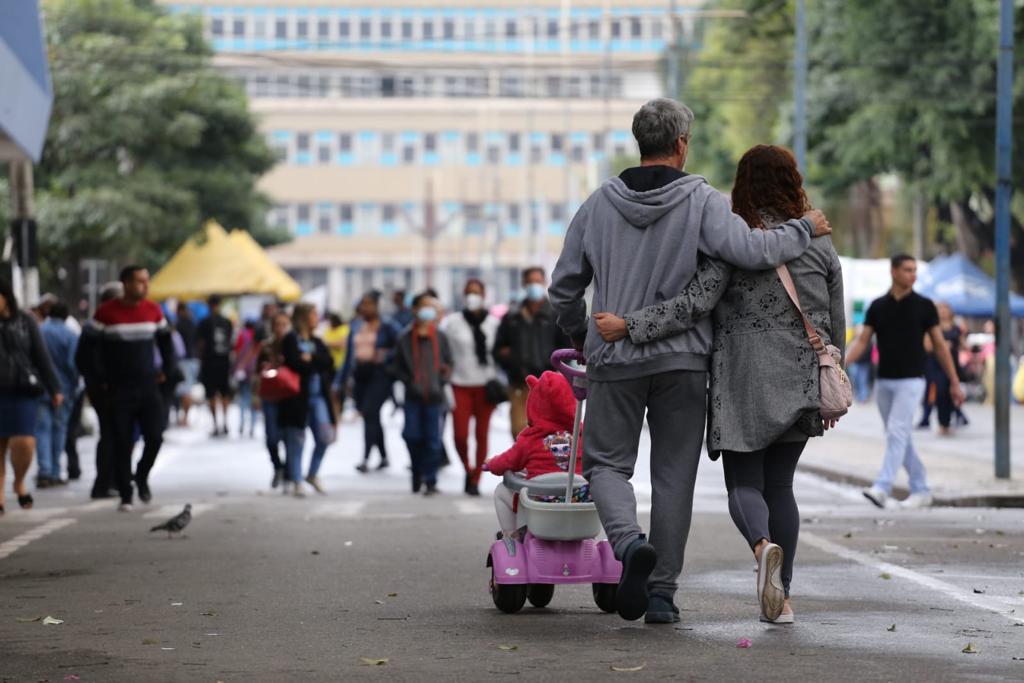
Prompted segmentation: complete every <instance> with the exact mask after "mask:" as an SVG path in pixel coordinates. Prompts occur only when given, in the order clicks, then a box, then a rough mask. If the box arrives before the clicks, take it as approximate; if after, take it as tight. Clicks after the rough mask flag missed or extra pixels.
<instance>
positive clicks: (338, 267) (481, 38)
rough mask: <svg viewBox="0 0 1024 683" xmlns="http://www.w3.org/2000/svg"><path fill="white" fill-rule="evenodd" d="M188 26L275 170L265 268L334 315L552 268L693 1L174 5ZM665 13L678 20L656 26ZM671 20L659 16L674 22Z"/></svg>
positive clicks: (691, 13)
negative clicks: (230, 85)
mask: <svg viewBox="0 0 1024 683" xmlns="http://www.w3.org/2000/svg"><path fill="white" fill-rule="evenodd" d="M166 4H167V5H168V6H169V7H170V8H171V9H172V11H176V12H201V13H202V16H203V20H204V22H205V29H206V32H207V35H208V36H209V38H210V40H211V41H212V44H213V46H214V48H215V49H216V51H217V56H216V64H217V65H218V66H219V67H220V68H222V69H224V71H225V72H227V73H228V74H230V75H231V76H233V77H235V78H237V79H238V80H239V81H241V82H243V83H244V84H245V87H246V89H247V91H248V93H249V96H250V98H251V100H252V106H253V108H254V110H255V111H256V112H257V114H258V115H259V117H260V119H261V126H262V129H263V130H264V132H265V134H266V136H267V138H268V140H269V141H270V143H271V145H272V146H273V147H274V149H276V150H277V153H278V155H279V157H280V163H279V164H278V165H277V166H276V167H275V168H274V169H273V170H272V171H271V172H270V173H269V174H267V176H266V177H265V178H264V179H263V180H262V188H263V189H264V191H265V192H266V193H267V194H268V195H269V196H270V197H271V198H272V199H273V201H274V204H275V206H274V209H273V212H272V217H271V220H272V222H275V223H277V224H279V225H281V226H285V227H287V228H288V229H289V231H290V232H291V233H292V234H293V235H294V239H293V240H292V241H291V242H289V243H287V244H284V245H280V246H278V247H275V248H273V249H272V250H271V254H272V256H273V258H274V259H275V260H276V261H278V262H279V263H280V264H282V265H283V266H284V267H285V268H286V269H288V270H289V272H291V273H292V274H293V275H294V276H295V277H296V279H297V280H298V281H299V282H300V283H301V284H302V285H303V286H304V288H312V287H317V286H325V287H326V289H327V291H328V300H329V301H330V302H331V304H332V305H333V306H340V307H342V308H345V309H348V308H349V305H348V304H350V302H352V301H353V300H354V299H355V298H356V297H357V296H358V294H359V293H360V292H362V291H364V290H367V289H369V288H371V287H375V288H377V289H382V290H388V289H393V288H399V289H412V290H417V289H420V288H422V287H424V286H426V285H427V284H430V285H432V286H434V287H435V288H436V289H437V290H438V291H439V292H440V293H441V295H442V298H444V299H446V300H447V301H448V302H449V303H454V302H455V301H457V295H458V293H459V290H460V288H461V284H462V281H463V279H464V278H465V277H467V276H470V275H475V276H481V277H483V279H484V280H485V281H487V282H488V283H489V284H490V286H491V289H492V294H493V296H492V298H494V299H495V300H498V301H501V300H508V299H509V298H510V297H512V296H514V294H515V292H516V291H517V288H518V278H519V271H520V269H521V268H522V267H524V266H526V265H531V264H539V265H544V266H550V265H552V263H553V261H554V258H555V257H556V256H557V254H558V250H559V248H560V246H561V240H562V237H563V235H564V232H565V229H566V227H567V225H568V222H569V220H570V219H571V217H572V215H573V213H574V212H575V210H576V209H577V207H578V206H579V205H580V203H581V202H582V200H583V199H584V198H585V197H586V196H587V194H588V193H589V192H590V191H592V190H593V189H594V188H595V187H596V186H597V185H598V183H599V181H600V179H601V178H602V177H603V176H604V175H606V174H607V173H608V172H609V169H610V168H611V165H612V163H611V162H612V160H613V159H615V158H616V157H626V156H632V155H634V154H635V145H634V141H633V137H632V135H631V133H630V124H631V119H632V115H633V113H634V112H635V110H636V109H637V107H638V106H639V105H640V104H641V103H643V102H644V101H646V100H647V99H650V98H651V97H656V96H658V95H659V94H660V93H661V92H662V86H661V83H662V76H661V71H662V70H663V54H664V52H665V48H666V47H667V46H668V45H669V43H670V41H672V40H675V39H680V40H686V39H687V38H688V37H689V36H690V35H692V27H693V21H694V19H695V17H696V7H697V6H699V5H700V1H699V0H676V1H675V2H672V1H671V0H615V2H611V1H610V0H528V1H527V2H522V1H520V2H513V1H511V0H448V1H447V2H445V3H443V4H442V3H433V2H430V1H428V0H340V1H339V0H335V1H328V0H210V1H204V0H170V1H169V2H167V3H166ZM670 7H672V8H674V10H672V9H670ZM673 12H674V13H673Z"/></svg>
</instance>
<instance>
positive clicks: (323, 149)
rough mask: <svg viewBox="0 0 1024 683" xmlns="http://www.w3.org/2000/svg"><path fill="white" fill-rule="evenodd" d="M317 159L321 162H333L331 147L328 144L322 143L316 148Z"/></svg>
mask: <svg viewBox="0 0 1024 683" xmlns="http://www.w3.org/2000/svg"><path fill="white" fill-rule="evenodd" d="M316 159H317V161H319V162H320V163H321V164H329V163H331V148H330V146H328V145H320V146H319V147H317V150H316Z"/></svg>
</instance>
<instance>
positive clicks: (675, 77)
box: [668, 0, 682, 100]
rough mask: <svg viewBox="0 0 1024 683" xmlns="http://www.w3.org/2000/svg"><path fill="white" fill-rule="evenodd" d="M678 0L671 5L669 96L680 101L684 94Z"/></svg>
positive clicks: (674, 0) (673, 0)
mask: <svg viewBox="0 0 1024 683" xmlns="http://www.w3.org/2000/svg"><path fill="white" fill-rule="evenodd" d="M677 9H678V8H677V7H676V0H672V1H671V2H670V3H669V10H668V11H669V16H670V17H671V20H672V36H671V41H672V42H671V43H670V44H669V48H668V87H669V91H668V96H669V97H671V98H672V99H674V100H676V99H680V97H681V96H682V93H681V92H680V91H681V90H682V86H681V85H680V65H679V42H680V35H679V34H680V33H681V31H680V30H679V17H678V16H677V14H676V11H677Z"/></svg>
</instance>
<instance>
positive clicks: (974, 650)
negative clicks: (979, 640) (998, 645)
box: [960, 643, 978, 655]
mask: <svg viewBox="0 0 1024 683" xmlns="http://www.w3.org/2000/svg"><path fill="white" fill-rule="evenodd" d="M960 652H963V653H964V654H965V655H974V654H977V653H978V648H976V647H974V643H967V647H965V648H964V649H962V650H960Z"/></svg>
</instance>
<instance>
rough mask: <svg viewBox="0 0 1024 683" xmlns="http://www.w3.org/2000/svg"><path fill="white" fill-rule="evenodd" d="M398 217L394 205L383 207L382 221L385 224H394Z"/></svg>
mask: <svg viewBox="0 0 1024 683" xmlns="http://www.w3.org/2000/svg"><path fill="white" fill-rule="evenodd" d="M397 215H398V211H397V209H396V208H395V205H394V204H385V205H384V206H382V207H381V219H382V220H383V221H384V222H385V223H394V222H395V218H396V217H397Z"/></svg>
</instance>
